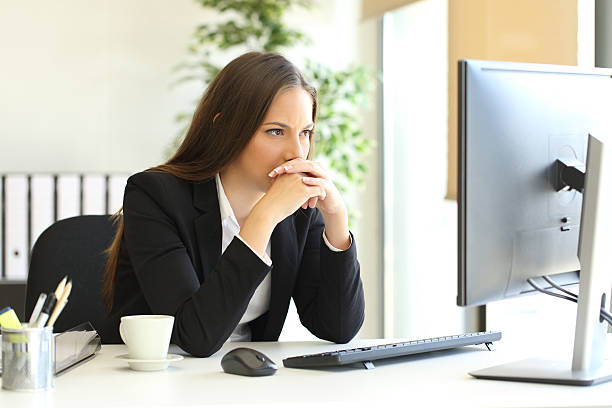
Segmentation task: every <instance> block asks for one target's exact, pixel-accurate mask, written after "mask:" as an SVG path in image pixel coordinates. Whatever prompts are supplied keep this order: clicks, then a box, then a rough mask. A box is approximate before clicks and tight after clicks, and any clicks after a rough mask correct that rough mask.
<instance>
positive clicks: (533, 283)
mask: <svg viewBox="0 0 612 408" xmlns="http://www.w3.org/2000/svg"><path fill="white" fill-rule="evenodd" d="M527 283H528V284H530V285H531V286H532V287H533V288H534V289H535V290H537V291H539V292H542V293H546V294H547V295H550V296H554V297H558V298H561V299H565V300H569V301H570V302H575V303H578V299H577V298H574V297H570V296H565V295H560V294H558V293H555V292H551V291H550V290H546V289H542V288H541V287H539V286H538V285H536V284H535V282H534V281H533V279H531V278H528V279H527Z"/></svg>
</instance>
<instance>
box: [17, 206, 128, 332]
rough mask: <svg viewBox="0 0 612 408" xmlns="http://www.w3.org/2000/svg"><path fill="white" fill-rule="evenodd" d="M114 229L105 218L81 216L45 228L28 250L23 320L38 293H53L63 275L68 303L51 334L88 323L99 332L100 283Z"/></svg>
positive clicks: (100, 324) (101, 311)
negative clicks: (68, 289) (67, 280)
mask: <svg viewBox="0 0 612 408" xmlns="http://www.w3.org/2000/svg"><path fill="white" fill-rule="evenodd" d="M115 231H116V226H115V225H113V222H112V221H111V220H110V218H109V216H108V215H82V216H78V217H73V218H67V219H64V220H60V221H58V222H56V223H55V224H53V225H51V226H50V227H49V228H47V229H46V230H45V231H44V232H43V233H42V234H41V235H40V236H39V237H38V239H37V240H36V243H35V244H34V248H33V249H32V255H31V261H30V271H29V273H28V283H27V287H26V305H25V311H26V317H27V319H29V318H30V315H31V314H32V310H33V309H34V305H35V304H36V301H37V300H38V296H39V295H40V293H43V292H44V293H49V292H53V291H54V290H55V288H56V287H57V284H58V283H59V281H60V280H61V279H62V278H63V277H64V276H66V275H68V277H69V278H70V279H71V280H72V291H71V293H70V297H69V300H68V304H66V307H65V308H64V310H63V312H62V314H61V315H60V317H59V318H58V319H57V321H56V322H55V325H54V331H55V332H61V331H64V330H67V329H71V328H73V327H74V326H77V325H78V324H80V323H83V322H86V321H89V322H91V324H92V325H93V327H94V328H95V329H96V330H98V331H99V329H100V328H101V327H102V323H103V321H104V318H105V314H104V306H103V304H102V295H101V293H102V282H103V274H104V266H105V264H106V258H107V256H106V254H105V253H104V250H105V249H106V248H108V246H109V245H110V244H111V242H112V239H113V237H114V235H115Z"/></svg>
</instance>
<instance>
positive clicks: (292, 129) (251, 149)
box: [231, 88, 314, 192]
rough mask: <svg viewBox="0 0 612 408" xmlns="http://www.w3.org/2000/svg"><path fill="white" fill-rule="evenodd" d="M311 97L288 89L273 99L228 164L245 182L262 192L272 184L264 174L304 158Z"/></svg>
mask: <svg viewBox="0 0 612 408" xmlns="http://www.w3.org/2000/svg"><path fill="white" fill-rule="evenodd" d="M313 127H314V123H313V121H312V97H311V96H310V94H309V93H308V92H306V91H305V90H304V89H302V88H291V89H288V90H285V91H282V92H280V93H279V94H277V95H276V96H275V97H274V100H273V101H272V104H271V105H270V108H269V109H268V112H267V113H266V115H265V116H264V120H263V122H262V124H261V125H260V127H259V128H258V129H257V131H256V132H255V134H254V135H253V137H252V138H251V140H250V141H249V143H248V144H247V145H246V147H245V148H244V150H243V151H242V152H241V153H240V155H239V156H238V158H236V160H235V161H234V162H233V163H232V164H231V167H234V169H235V170H237V171H239V173H240V174H241V175H242V177H243V180H245V183H249V184H250V185H251V186H252V187H253V188H254V189H256V190H257V191H259V192H266V191H268V188H270V186H271V185H272V183H273V182H274V179H273V178H271V177H268V173H270V172H271V171H272V170H274V169H275V168H276V167H278V166H280V165H281V164H283V163H284V162H286V161H288V160H292V159H296V158H302V159H306V157H307V156H308V151H309V149H310V135H311V133H312V129H313Z"/></svg>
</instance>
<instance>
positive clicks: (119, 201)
mask: <svg viewBox="0 0 612 408" xmlns="http://www.w3.org/2000/svg"><path fill="white" fill-rule="evenodd" d="M128 177H129V176H127V175H123V174H115V175H112V176H111V178H110V180H109V187H108V188H109V195H110V197H109V200H108V201H109V203H108V213H109V214H114V213H116V212H117V211H119V210H120V209H121V207H123V193H124V191H125V185H126V183H127V179H128Z"/></svg>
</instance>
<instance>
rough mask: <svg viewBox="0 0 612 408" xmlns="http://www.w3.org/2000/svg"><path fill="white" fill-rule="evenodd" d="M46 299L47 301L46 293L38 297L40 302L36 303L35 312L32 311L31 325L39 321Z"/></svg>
mask: <svg viewBox="0 0 612 408" xmlns="http://www.w3.org/2000/svg"><path fill="white" fill-rule="evenodd" d="M46 299H47V294H46V293H41V294H40V296H38V301H37V302H36V306H34V310H33V311H32V315H31V316H30V324H31V325H34V324H36V321H37V320H38V317H39V316H40V311H41V310H42V308H43V306H44V304H45V300H46Z"/></svg>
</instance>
